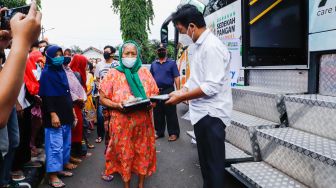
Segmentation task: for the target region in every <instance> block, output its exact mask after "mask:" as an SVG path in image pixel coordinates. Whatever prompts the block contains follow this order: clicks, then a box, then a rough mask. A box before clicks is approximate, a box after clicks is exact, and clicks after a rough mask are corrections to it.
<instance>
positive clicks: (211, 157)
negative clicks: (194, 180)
mask: <svg viewBox="0 0 336 188" xmlns="http://www.w3.org/2000/svg"><path fill="white" fill-rule="evenodd" d="M194 131H195V136H196V141H197V150H198V156H199V161H200V166H201V171H202V176H203V182H204V184H203V187H204V188H224V187H225V184H224V183H225V180H224V175H225V143H224V141H225V124H224V123H223V121H222V120H220V119H219V118H215V117H211V116H209V115H207V116H205V117H204V118H202V119H201V120H200V121H199V122H197V123H196V124H195V125H194Z"/></svg>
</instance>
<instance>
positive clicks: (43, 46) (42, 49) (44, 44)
mask: <svg viewBox="0 0 336 188" xmlns="http://www.w3.org/2000/svg"><path fill="white" fill-rule="evenodd" d="M48 46H49V43H48V41H46V40H41V41H39V49H40V52H41V53H42V55H43V58H42V60H43V61H42V62H41V67H42V68H43V67H44V65H45V62H46V58H45V51H46V49H47V48H48Z"/></svg>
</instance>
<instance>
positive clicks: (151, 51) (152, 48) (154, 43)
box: [146, 40, 175, 63]
mask: <svg viewBox="0 0 336 188" xmlns="http://www.w3.org/2000/svg"><path fill="white" fill-rule="evenodd" d="M159 45H160V41H158V40H151V41H149V42H148V56H147V57H146V58H147V60H146V63H152V62H153V61H154V60H155V59H157V58H158V57H157V53H156V51H157V48H158V46H159ZM174 49H175V48H174V41H168V46H167V57H168V58H171V59H174V58H175V55H174V54H175V52H174Z"/></svg>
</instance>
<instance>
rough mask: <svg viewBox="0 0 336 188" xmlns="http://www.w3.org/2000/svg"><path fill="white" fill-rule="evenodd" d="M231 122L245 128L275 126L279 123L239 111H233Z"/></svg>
mask: <svg viewBox="0 0 336 188" xmlns="http://www.w3.org/2000/svg"><path fill="white" fill-rule="evenodd" d="M231 124H233V125H236V126H238V127H241V128H243V129H249V128H275V127H277V126H278V125H279V123H275V122H272V121H269V120H265V119H262V118H259V117H256V116H252V115H249V114H246V113H243V112H239V111H235V110H233V111H232V116H231Z"/></svg>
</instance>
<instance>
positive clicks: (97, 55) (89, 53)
mask: <svg viewBox="0 0 336 188" xmlns="http://www.w3.org/2000/svg"><path fill="white" fill-rule="evenodd" d="M83 55H84V56H85V57H86V58H88V59H91V58H94V59H97V58H100V59H102V60H103V59H104V56H103V54H100V53H98V52H96V51H94V50H90V51H87V52H85V53H83Z"/></svg>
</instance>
